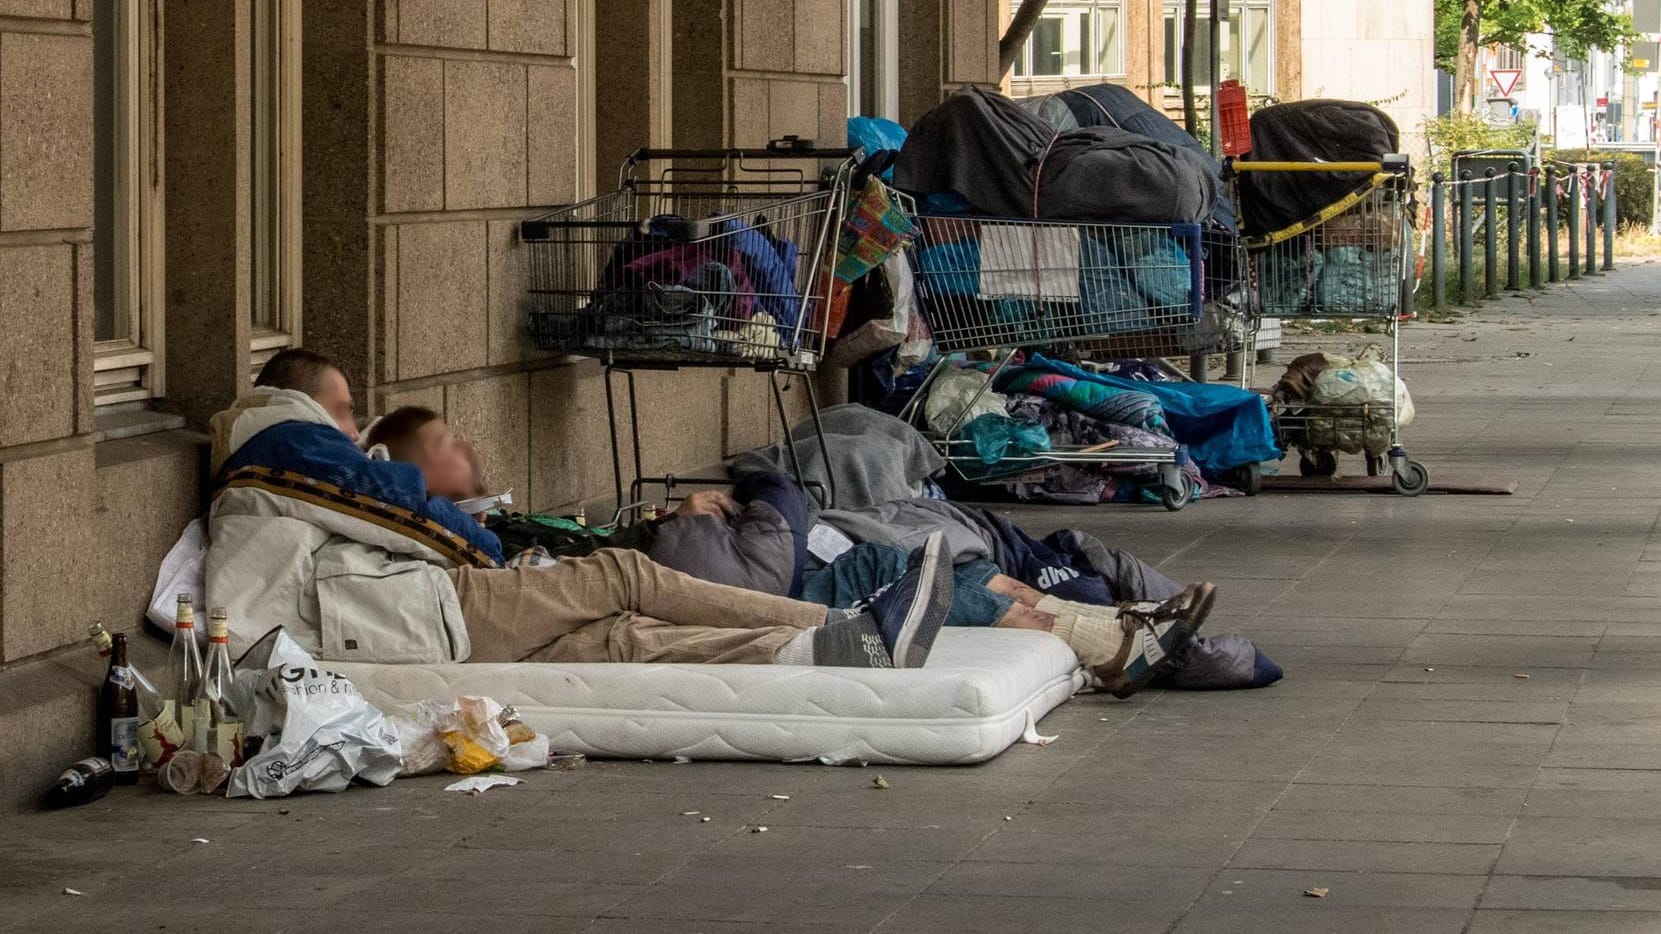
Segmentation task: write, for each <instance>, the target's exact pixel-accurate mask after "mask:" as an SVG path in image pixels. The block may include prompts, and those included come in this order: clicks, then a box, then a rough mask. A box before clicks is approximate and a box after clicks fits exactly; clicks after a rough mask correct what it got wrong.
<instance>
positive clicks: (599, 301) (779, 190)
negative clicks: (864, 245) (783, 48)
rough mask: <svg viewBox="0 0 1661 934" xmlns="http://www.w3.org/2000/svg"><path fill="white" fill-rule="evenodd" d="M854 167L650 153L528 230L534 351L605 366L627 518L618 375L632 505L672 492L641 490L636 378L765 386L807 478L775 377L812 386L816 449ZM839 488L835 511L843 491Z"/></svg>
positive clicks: (814, 160)
mask: <svg viewBox="0 0 1661 934" xmlns="http://www.w3.org/2000/svg"><path fill="white" fill-rule="evenodd" d="M852 156H853V153H852V152H851V151H849V150H846V149H818V148H815V147H814V146H813V145H812V143H811V142H809V141H802V140H797V139H794V138H788V137H787V138H786V139H783V140H778V141H775V142H773V143H771V144H769V145H768V146H767V147H766V148H761V149H716V150H702V149H640V150H636V151H635V152H634V153H633V154H631V155H630V156H629V157H628V158H627V159H626V160H624V162H623V166H622V168H621V169H620V170H619V173H618V174H619V182H618V187H617V189H616V190H615V191H612V192H610V193H607V194H604V195H600V196H599V197H596V198H591V199H589V200H587V201H583V202H580V203H577V204H573V205H570V206H568V207H564V208H561V209H559V210H557V211H553V212H551V213H548V214H545V215H543V216H541V217H537V218H534V219H532V220H527V221H523V222H521V224H520V225H519V236H520V240H521V241H522V242H523V243H524V244H525V245H526V247H527V254H528V258H529V267H530V268H529V282H530V285H529V300H530V313H529V330H530V334H531V337H532V339H533V341H534V342H535V343H536V345H537V346H538V347H540V348H542V349H544V350H552V351H562V352H566V353H572V354H578V355H581V356H587V357H594V358H596V359H598V360H600V361H601V363H602V364H603V365H604V366H605V370H606V413H607V417H608V419H609V420H610V422H611V441H612V475H613V481H614V485H615V489H616V494H617V499H618V502H619V504H620V505H621V504H622V503H624V502H625V500H624V484H623V474H622V460H621V456H620V454H619V450H620V449H619V444H618V441H619V439H618V412H617V407H616V402H615V400H614V394H613V386H612V382H613V381H612V375H613V373H622V374H624V375H625V377H626V385H627V392H628V403H629V430H630V432H631V434H632V437H633V442H634V443H633V445H632V449H633V461H634V463H633V466H634V479H633V480H632V481H631V483H630V486H629V500H630V501H634V500H638V499H639V498H640V489H641V487H642V486H643V485H645V484H661V485H664V486H665V487H672V486H673V485H674V484H675V483H676V482H677V480H676V479H675V478H671V477H665V478H645V477H643V476H642V466H641V449H640V428H639V414H638V410H637V406H636V392H635V379H634V377H635V373H636V372H637V371H641V370H676V369H682V368H690V367H721V368H739V369H751V370H755V371H757V372H765V373H767V374H768V380H769V383H770V385H771V387H772V394H773V399H774V403H775V406H776V408H777V410H778V415H779V418H780V420H781V421H782V422H784V429H785V430H784V438H785V443H786V445H787V448H788V450H789V454H790V456H791V459H792V462H793V463H795V464H796V466H797V471H796V472H797V479H798V480H803V479H804V478H803V477H802V475H801V469H800V461H798V460H796V457H795V455H796V447H795V446H796V439H795V437H794V435H793V433H792V432H791V430H790V429H791V426H790V424H789V418H788V416H787V414H786V408H785V403H784V399H783V391H784V386H783V385H782V384H781V377H782V378H783V379H784V380H788V379H790V378H792V377H794V378H796V379H798V380H799V382H800V384H801V385H802V386H803V387H804V391H805V392H806V394H807V397H808V400H809V410H810V413H811V415H812V418H813V423H814V428H815V434H816V436H817V438H818V440H819V442H820V444H821V445H822V444H823V431H822V429H821V428H820V426H819V407H818V400H817V398H816V396H815V392H814V387H813V380H812V378H811V373H812V372H813V371H814V369H815V368H816V367H817V366H818V363H819V361H820V359H821V357H822V356H823V354H824V350H825V334H826V322H827V319H828V313H829V306H830V290H831V279H832V275H831V273H832V267H833V264H834V261H835V255H836V242H837V240H836V238H837V231H838V227H839V224H840V223H841V220H842V216H843V212H844V210H845V208H846V206H847V201H848V187H849V183H850V180H851V178H852V173H853V168H854V162H853V158H852ZM678 482H682V483H687V482H716V481H699V480H696V479H693V478H680V479H679V481H678ZM804 485H807V484H805V482H804ZM829 487H830V489H829V493H828V500H827V501H833V500H834V499H835V482H834V480H832V481H831V482H830V483H829Z"/></svg>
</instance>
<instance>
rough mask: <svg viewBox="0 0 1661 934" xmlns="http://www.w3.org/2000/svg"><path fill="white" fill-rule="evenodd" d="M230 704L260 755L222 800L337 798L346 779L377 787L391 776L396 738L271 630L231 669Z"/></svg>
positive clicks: (376, 714) (377, 715)
mask: <svg viewBox="0 0 1661 934" xmlns="http://www.w3.org/2000/svg"><path fill="white" fill-rule="evenodd" d="M233 687H234V690H233V698H232V705H233V706H234V707H235V708H236V709H237V710H239V711H251V713H245V714H244V717H245V719H246V721H247V724H248V735H249V736H261V737H264V744H263V745H262V746H261V748H260V751H259V752H257V753H255V754H254V755H252V756H249V757H248V761H247V762H245V763H244V764H243V765H242V766H241V767H240V768H238V769H237V770H236V771H234V772H232V773H231V781H230V785H229V787H228V788H227V790H226V795H227V796H229V797H232V798H237V797H250V798H277V797H282V796H283V795H289V794H293V793H294V792H296V791H342V790H344V789H345V788H346V786H347V785H350V784H351V783H352V780H353V779H354V778H356V779H361V780H363V781H365V782H368V783H370V784H372V785H385V784H387V783H389V782H391V781H392V780H393V779H394V778H396V777H397V776H398V762H399V760H398V731H397V730H396V729H395V728H394V727H393V725H392V724H391V723H390V722H389V721H388V720H387V718H386V717H385V716H383V715H382V714H381V712H380V711H379V710H378V709H376V708H375V706H374V705H373V704H370V703H369V702H368V701H366V700H364V699H363V695H361V694H359V693H358V689H357V688H356V687H354V686H353V684H352V682H350V681H348V680H346V679H345V678H343V677H341V676H340V675H338V674H335V673H334V672H332V671H326V670H323V669H320V668H318V667H317V662H316V661H315V660H313V659H312V657H311V656H310V655H309V654H307V652H306V651H305V650H304V649H302V648H300V646H299V644H298V643H296V642H295V641H294V640H293V639H291V638H289V635H288V633H286V632H284V631H282V630H281V629H273V630H272V631H271V632H269V633H267V634H266V636H265V638H263V639H261V640H260V641H259V642H258V643H256V644H255V645H254V647H253V648H251V649H249V650H248V652H247V653H246V654H245V655H243V657H242V658H241V659H239V660H238V662H237V670H236V674H235V676H234V678H233Z"/></svg>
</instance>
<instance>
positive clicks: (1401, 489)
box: [1390, 461, 1430, 496]
mask: <svg viewBox="0 0 1661 934" xmlns="http://www.w3.org/2000/svg"><path fill="white" fill-rule="evenodd" d="M1390 482H1391V485H1393V486H1394V487H1395V488H1396V492H1397V493H1400V494H1401V495H1403V496H1418V495H1419V494H1420V493H1423V492H1424V491H1425V490H1428V489H1430V471H1429V470H1426V469H1425V465H1423V464H1421V463H1419V462H1418V461H1408V462H1407V464H1406V465H1405V466H1404V467H1403V468H1402V469H1401V470H1398V471H1395V472H1394V473H1392V474H1391V475H1390Z"/></svg>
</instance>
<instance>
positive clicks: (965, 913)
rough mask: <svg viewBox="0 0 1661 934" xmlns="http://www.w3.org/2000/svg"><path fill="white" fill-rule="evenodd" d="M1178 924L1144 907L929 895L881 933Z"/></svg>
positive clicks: (1081, 932) (972, 933)
mask: <svg viewBox="0 0 1661 934" xmlns="http://www.w3.org/2000/svg"><path fill="white" fill-rule="evenodd" d="M1175 919H1176V912H1175V911H1171V912H1169V913H1167V912H1165V911H1163V910H1161V909H1159V908H1157V907H1150V906H1147V905H1145V904H1143V903H1139V902H1125V901H1115V900H1108V899H1079V898H1048V897H1034V898H1010V897H1007V896H1000V897H981V896H966V895H933V894H928V895H922V896H919V897H917V898H915V899H913V900H912V901H910V902H907V903H906V905H905V906H904V907H903V908H901V909H900V910H899V911H897V912H895V913H894V915H893V916H891V917H890V918H888V920H887V921H886V922H884V923H883V925H882V926H881V927H879V928H877V929H876V930H877V931H879V932H882V934H913V932H915V934H931V932H942V934H977V932H985V934H1008V932H1010V931H1045V932H1055V934H1067V932H1078V934H1100V932H1102V931H1113V932H1114V934H1121V932H1122V934H1162V932H1164V931H1165V930H1167V929H1168V928H1169V926H1170V924H1171V922H1172V921H1174V920H1175Z"/></svg>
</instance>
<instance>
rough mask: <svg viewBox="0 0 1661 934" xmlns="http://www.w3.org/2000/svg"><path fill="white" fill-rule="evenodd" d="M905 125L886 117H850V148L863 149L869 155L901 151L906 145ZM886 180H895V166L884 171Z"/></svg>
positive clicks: (883, 175) (883, 174)
mask: <svg viewBox="0 0 1661 934" xmlns="http://www.w3.org/2000/svg"><path fill="white" fill-rule="evenodd" d="M905 136H906V133H905V127H903V126H900V125H899V124H898V123H895V122H894V121H892V120H889V119H887V118H886V117H865V116H859V117H849V118H848V148H849V149H863V150H865V154H866V155H867V156H874V155H876V154H877V153H879V152H899V151H900V149H901V148H902V147H903V146H905ZM882 178H883V179H884V180H886V181H893V180H894V168H893V167H892V166H890V167H889V168H888V169H887V170H886V171H885V172H883V173H882Z"/></svg>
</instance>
